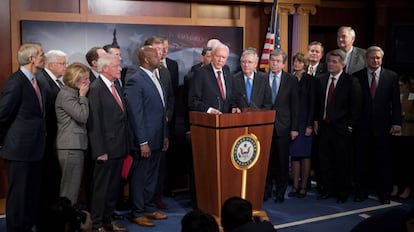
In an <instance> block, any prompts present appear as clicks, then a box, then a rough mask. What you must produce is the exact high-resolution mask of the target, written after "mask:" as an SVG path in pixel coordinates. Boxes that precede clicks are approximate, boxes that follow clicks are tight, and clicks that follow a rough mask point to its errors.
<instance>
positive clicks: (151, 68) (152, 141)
mask: <svg viewBox="0 0 414 232" xmlns="http://www.w3.org/2000/svg"><path fill="white" fill-rule="evenodd" d="M138 59H139V64H140V67H139V69H138V70H137V71H136V72H135V73H134V74H133V75H132V76H130V77H129V78H128V79H127V81H126V83H125V98H126V102H127V109H128V115H129V123H130V125H131V127H130V130H131V135H132V139H131V141H132V143H133V144H132V146H131V147H132V151H131V152H132V155H133V157H134V162H133V164H132V168H131V173H130V175H131V182H130V188H131V199H132V219H131V220H132V222H134V223H135V224H137V225H140V226H146V227H152V226H155V224H154V222H153V220H160V219H166V218H167V217H168V216H167V214H165V213H162V212H157V211H156V206H155V203H154V201H153V197H154V192H155V188H156V185H157V181H158V175H159V168H160V161H161V156H162V155H163V152H165V151H166V150H167V149H168V146H169V140H168V127H167V117H166V109H167V105H166V104H167V101H166V98H165V96H166V92H165V90H164V88H163V87H162V85H161V83H160V81H159V80H158V78H157V77H156V74H157V73H156V70H157V68H158V67H159V66H160V55H159V53H158V52H157V50H156V49H155V48H154V47H153V46H150V45H146V46H144V47H142V48H140V49H139V51H138Z"/></svg>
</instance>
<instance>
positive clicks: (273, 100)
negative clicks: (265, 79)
mask: <svg viewBox="0 0 414 232" xmlns="http://www.w3.org/2000/svg"><path fill="white" fill-rule="evenodd" d="M272 76H273V82H272V102H273V103H275V100H276V95H277V81H276V75H275V74H272Z"/></svg>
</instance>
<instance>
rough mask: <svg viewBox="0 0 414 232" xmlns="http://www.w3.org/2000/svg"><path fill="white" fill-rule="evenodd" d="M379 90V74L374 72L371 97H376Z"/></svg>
mask: <svg viewBox="0 0 414 232" xmlns="http://www.w3.org/2000/svg"><path fill="white" fill-rule="evenodd" d="M376 91H377V74H376V73H375V72H372V79H371V97H372V98H374V97H375V92H376Z"/></svg>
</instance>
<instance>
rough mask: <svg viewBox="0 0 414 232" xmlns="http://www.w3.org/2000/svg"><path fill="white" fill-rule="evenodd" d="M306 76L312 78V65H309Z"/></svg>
mask: <svg viewBox="0 0 414 232" xmlns="http://www.w3.org/2000/svg"><path fill="white" fill-rule="evenodd" d="M308 74H309V75H311V76H313V66H312V65H309V68H308Z"/></svg>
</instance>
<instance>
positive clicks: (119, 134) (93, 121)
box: [87, 77, 129, 160]
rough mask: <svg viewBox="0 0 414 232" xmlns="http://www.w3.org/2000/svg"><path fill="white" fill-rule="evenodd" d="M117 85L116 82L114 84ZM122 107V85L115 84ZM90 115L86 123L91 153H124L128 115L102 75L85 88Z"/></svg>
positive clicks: (118, 155)
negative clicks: (120, 105) (87, 90)
mask: <svg viewBox="0 0 414 232" xmlns="http://www.w3.org/2000/svg"><path fill="white" fill-rule="evenodd" d="M115 86H116V85H115ZM116 89H117V91H118V95H119V96H120V98H121V101H122V104H123V105H124V109H125V108H126V107H125V106H126V103H125V101H124V99H123V92H122V89H121V88H119V87H118V86H116ZM88 100H89V118H88V123H87V129H88V137H89V144H90V148H91V155H92V158H93V159H94V160H96V158H97V157H98V156H101V155H103V154H108V159H118V158H122V157H124V156H125V155H126V154H127V153H128V152H129V150H128V119H127V113H126V111H122V109H121V108H120V107H119V105H118V103H117V102H116V100H115V98H114V96H113V95H112V93H111V91H110V90H109V89H108V87H107V86H106V85H105V83H104V82H103V80H102V79H101V77H99V78H97V79H96V80H95V81H94V82H93V83H91V85H90V87H89V92H88Z"/></svg>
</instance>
